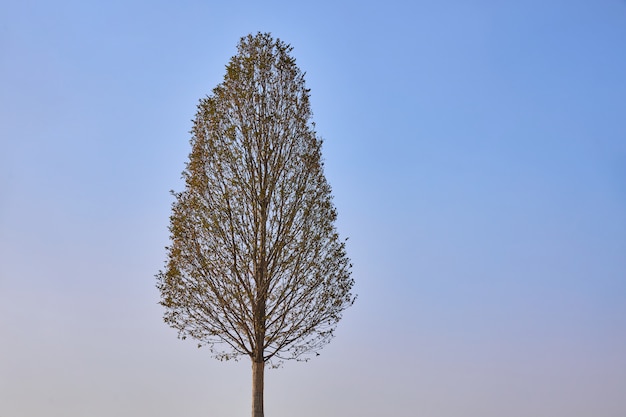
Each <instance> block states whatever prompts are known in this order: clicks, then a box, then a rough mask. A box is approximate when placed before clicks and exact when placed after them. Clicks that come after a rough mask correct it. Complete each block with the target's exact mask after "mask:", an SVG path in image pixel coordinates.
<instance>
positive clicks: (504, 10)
mask: <svg viewBox="0 0 626 417" xmlns="http://www.w3.org/2000/svg"><path fill="white" fill-rule="evenodd" d="M257 31H269V32H272V34H273V35H274V36H277V37H280V38H281V39H283V40H284V41H286V42H288V43H290V44H291V45H292V46H293V47H294V51H293V54H294V56H295V58H296V61H297V63H298V65H299V66H300V68H301V69H302V70H304V71H306V73H307V76H306V79H307V85H308V86H309V88H311V100H312V107H313V112H314V120H315V122H316V124H317V130H318V132H319V133H320V135H321V136H322V137H323V138H324V139H325V145H324V157H325V162H326V174H327V177H328V180H329V181H330V183H331V185H332V186H333V192H334V196H335V203H336V205H337V208H338V211H339V221H338V224H337V226H338V228H339V231H340V233H341V234H342V235H343V236H349V238H350V240H349V241H348V252H349V255H350V256H351V258H352V260H353V263H354V270H353V274H354V278H355V280H356V282H357V285H356V291H357V292H358V294H359V298H358V300H357V303H356V304H355V305H354V307H352V308H351V309H350V310H348V311H347V312H346V314H345V317H344V319H343V320H342V322H341V323H340V324H339V327H338V330H337V337H336V338H335V339H334V340H333V342H331V344H330V345H328V346H327V347H326V348H325V349H324V350H323V351H322V355H321V356H320V357H317V358H315V359H313V360H312V361H311V362H309V363H306V364H301V363H287V364H286V365H285V366H284V368H283V369H280V370H276V371H273V370H272V371H269V372H268V373H267V375H266V414H267V415H268V416H275V417H286V416H291V415H294V414H297V415H299V416H301V417H311V416H319V415H325V416H348V415H359V416H364V417H369V416H372V417H374V416H376V417H378V416H381V415H393V416H398V417H405V416H406V417H408V416H425V417H459V416H463V417H502V416H507V417H518V416H519V417H522V416H533V417H543V416H545V417H554V416H568V417H583V416H584V417H587V416H590V415H598V416H604V417H623V416H624V415H626V399H625V398H624V395H623V394H624V392H625V391H626V354H625V352H626V49H625V47H624V45H626V2H624V1H618V0H599V1H582V0H580V1H577V0H573V1H572V0H569V1H560V0H554V1H535V0H529V1H523V2H496V1H486V0H483V1H479V0H476V1H460V0H458V1H413V2H409V1H388V2H384V3H374V2H356V1H353V2H347V1H334V2H326V1H319V2H308V3H306V4H298V3H297V2H282V1H273V2H265V3H263V4H261V3H259V2H232V3H227V2H211V1H204V2H200V1H181V2H177V3H176V4H175V3H172V2H165V1H152V2H147V1H111V2H97V3H96V2H83V1H58V2H45V1H35V0H27V1H15V0H8V1H7V0H5V1H3V2H2V13H0V52H1V54H0V79H1V80H2V83H1V84H0V190H1V191H2V199H1V200H0V202H1V204H0V253H1V254H2V255H1V258H0V260H1V262H0V329H1V330H2V335H3V337H2V342H1V343H0V415H2V416H5V415H6V416H12V417H35V416H41V415H46V416H50V417H57V416H58V417H83V416H91V417H99V416H111V415H116V416H137V415H150V416H153V417H165V416H200V415H205V416H206V415H212V416H224V417H230V416H232V417H234V416H240V415H248V413H249V408H250V399H249V398H250V378H251V374H250V366H249V363H248V362H247V361H242V362H239V363H220V362H218V361H216V360H214V359H212V358H210V356H209V354H208V352H207V351H205V350H202V349H196V348H195V346H194V343H193V342H189V341H185V342H181V341H179V340H177V339H176V333H175V331H174V330H172V329H169V328H168V327H167V326H166V325H164V324H163V323H162V319H161V315H162V311H161V308H160V306H158V305H157V301H158V292H157V290H156V289H155V288H154V284H155V279H154V274H155V273H156V272H157V271H158V270H159V269H160V268H162V265H163V262H164V260H165V250H164V246H165V245H167V244H168V232H167V225H168V217H169V212H170V204H171V203H172V198H171V196H170V195H169V193H168V191H169V190H170V189H178V190H179V189H180V188H181V181H180V172H181V171H182V169H183V168H184V164H185V161H186V159H187V153H188V151H189V145H188V140H189V135H188V131H189V129H190V127H191V123H190V120H191V118H192V117H193V115H194V113H195V106H196V104H197V102H198V100H199V99H200V98H201V97H203V96H205V95H206V94H209V93H210V91H211V90H212V88H213V87H215V86H216V85H217V84H218V83H219V82H220V81H221V79H222V77H223V75H224V66H225V65H226V63H227V62H228V59H229V58H230V56H232V55H233V54H234V53H235V51H236V49H235V48H236V44H237V42H238V40H239V38H240V37H241V36H244V35H246V34H248V33H255V32H257Z"/></svg>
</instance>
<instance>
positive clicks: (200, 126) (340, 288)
mask: <svg viewBox="0 0 626 417" xmlns="http://www.w3.org/2000/svg"><path fill="white" fill-rule="evenodd" d="M291 51H292V48H291V47H290V46H289V45H287V44H285V43H283V42H282V41H280V40H278V39H273V38H272V37H271V35H269V34H261V33H259V34H257V35H254V36H253V35H248V36H247V37H244V38H242V39H241V41H240V43H239V46H238V51H237V54H236V55H235V56H234V57H232V58H231V60H230V63H229V64H228V65H227V67H226V75H225V77H224V81H223V82H222V83H221V84H219V85H218V86H217V87H216V88H215V89H214V90H213V94H212V95H210V96H209V97H207V98H204V99H202V100H200V104H199V105H198V112H197V114H196V117H195V120H194V124H193V130H192V132H191V133H192V139H191V147H192V150H191V154H190V156H189V162H188V164H187V167H186V169H185V170H184V172H183V178H184V180H185V183H186V185H185V189H184V191H182V192H179V193H175V194H174V195H175V197H176V201H175V203H174V204H173V209H172V215H171V218H170V221H171V224H170V232H171V241H172V243H171V245H170V246H169V247H168V260H167V263H166V268H165V270H164V271H161V272H160V273H159V274H158V275H157V279H158V285H157V286H158V288H159V290H160V291H161V304H162V305H163V306H164V307H165V315H164V319H165V322H166V323H167V324H168V325H170V326H171V327H173V328H175V329H177V330H178V332H179V337H181V338H183V339H184V338H186V337H191V338H193V339H196V340H197V341H198V344H199V346H203V345H206V346H208V348H209V349H211V352H212V353H213V354H214V355H215V356H216V357H217V358H219V359H222V360H225V359H231V358H235V359H236V358H238V357H240V356H243V355H245V356H249V357H250V358H251V360H252V365H253V366H252V368H253V401H252V402H253V411H252V415H253V417H261V416H263V369H264V365H265V363H270V364H271V365H277V364H279V363H280V362H281V361H282V360H284V359H304V360H306V359H307V358H308V357H310V354H315V353H317V352H318V350H319V349H320V348H321V347H322V346H323V345H325V344H326V343H328V342H329V341H330V339H331V338H332V336H333V331H334V329H335V326H336V324H337V322H338V321H339V320H340V318H341V315H342V312H343V311H344V310H345V309H346V308H347V307H348V306H350V305H351V304H352V303H353V302H354V296H353V295H352V294H351V288H352V286H353V283H354V281H353V279H352V278H351V277H350V267H351V265H350V261H349V259H348V257H347V255H346V252H345V243H344V241H342V240H340V238H339V236H338V234H337V231H336V229H335V227H334V222H335V220H336V217H337V213H336V210H335V208H334V206H333V204H332V196H331V188H330V186H329V184H328V183H327V181H326V178H325V176H324V172H323V163H322V158H321V146H322V141H321V140H320V139H319V138H318V137H317V135H316V133H315V131H314V125H313V123H312V122H311V109H310V104H309V90H308V89H307V88H306V87H305V82H304V74H303V73H302V72H301V71H300V70H299V69H298V67H297V66H296V64H295V59H294V58H293V57H292V56H291V55H290V53H291Z"/></svg>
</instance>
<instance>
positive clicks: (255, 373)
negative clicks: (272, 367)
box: [252, 359, 265, 417]
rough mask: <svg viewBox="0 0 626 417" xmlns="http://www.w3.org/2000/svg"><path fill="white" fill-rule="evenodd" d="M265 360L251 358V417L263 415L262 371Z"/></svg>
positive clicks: (261, 416)
mask: <svg viewBox="0 0 626 417" xmlns="http://www.w3.org/2000/svg"><path fill="white" fill-rule="evenodd" d="M264 371H265V362H264V361H263V359H261V361H260V362H257V361H255V360H254V359H253V360H252V417H263V373H264Z"/></svg>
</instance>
